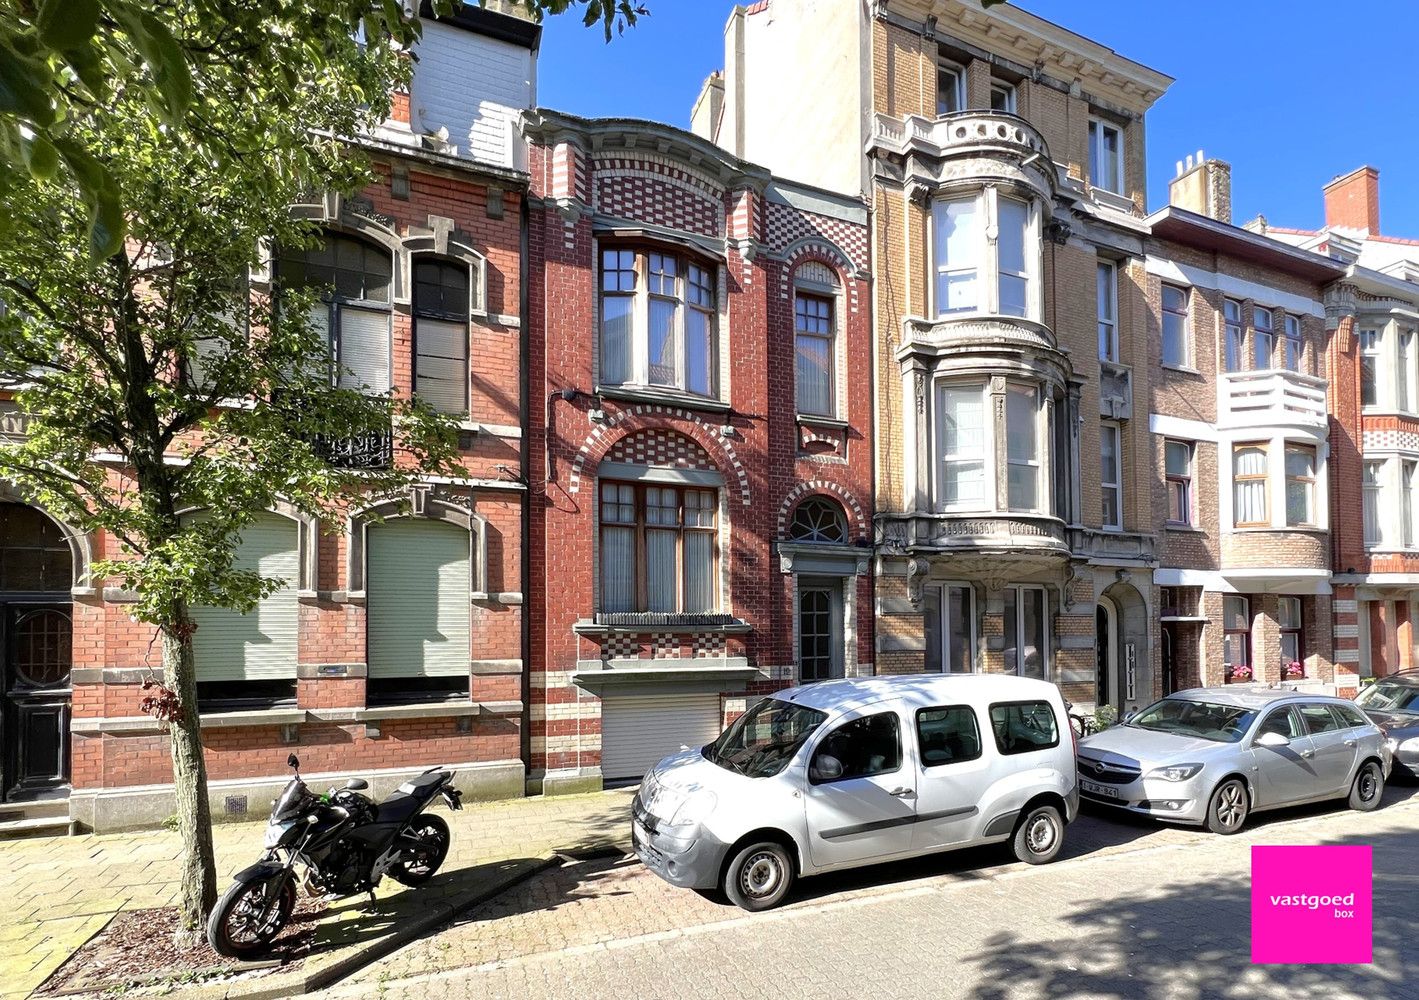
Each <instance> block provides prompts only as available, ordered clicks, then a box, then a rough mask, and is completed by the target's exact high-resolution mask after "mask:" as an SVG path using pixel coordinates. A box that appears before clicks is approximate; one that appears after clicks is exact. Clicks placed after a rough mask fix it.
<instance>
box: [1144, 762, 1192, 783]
mask: <svg viewBox="0 0 1419 1000" xmlns="http://www.w3.org/2000/svg"><path fill="white" fill-rule="evenodd" d="M1201 770H1202V765H1201V764H1169V765H1168V766H1167V767H1155V768H1153V770H1151V771H1149V772H1148V777H1150V778H1159V779H1161V780H1163V781H1186V780H1187V779H1188V778H1191V777H1192V776H1193V775H1195V774H1196V773H1197V772H1198V771H1201Z"/></svg>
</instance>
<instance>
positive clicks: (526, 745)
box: [517, 189, 533, 794]
mask: <svg viewBox="0 0 1419 1000" xmlns="http://www.w3.org/2000/svg"><path fill="white" fill-rule="evenodd" d="M529 194H531V191H530V189H529V190H527V191H523V193H522V198H521V202H522V205H521V209H520V221H521V225H520V226H519V234H518V240H519V246H518V250H519V252H518V258H517V260H518V263H517V289H518V294H517V311H518V317H517V325H518V330H519V332H520V333H521V335H522V343H521V345H520V346H519V348H518V353H519V356H520V363H519V365H518V368H519V371H518V377H517V383H518V400H517V416H518V424H519V425H520V426H521V427H522V485H523V487H524V492H523V495H522V496H523V500H522V503H523V506H522V678H521V683H522V725H521V727H520V728H521V736H522V740H521V742H522V768H523V771H522V783H523V791H524V794H525V793H526V788H527V779H528V775H529V774H530V773H531V771H532V558H531V556H532V503H533V492H532V485H531V480H532V477H531V476H530V475H529V474H528V471H527V461H528V459H529V457H530V455H529V454H528V449H529V447H530V446H531V443H532V426H531V419H530V411H529V409H528V405H527V400H528V398H529V395H528V393H529V392H530V391H531V390H530V384H531V379H532V372H531V364H532V341H531V338H530V337H529V335H528V333H529V331H528V322H527V315H528V302H529V301H530V300H529V297H528V294H527V280H528V275H529V273H530V271H531V269H530V268H529V267H528V264H527V252H528V245H529V243H530V241H529V239H528V234H527V230H528V226H529V225H530V219H531V213H530V211H529V209H528V205H527V198H528V195H529Z"/></svg>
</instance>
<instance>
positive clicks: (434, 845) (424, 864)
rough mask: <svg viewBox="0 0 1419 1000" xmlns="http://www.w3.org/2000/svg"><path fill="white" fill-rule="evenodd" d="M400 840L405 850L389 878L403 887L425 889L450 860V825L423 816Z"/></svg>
mask: <svg viewBox="0 0 1419 1000" xmlns="http://www.w3.org/2000/svg"><path fill="white" fill-rule="evenodd" d="M400 836H401V837H402V838H403V839H404V840H405V842H406V843H405V847H404V850H403V851H402V852H400V855H399V860H398V861H396V862H395V863H394V867H393V868H391V869H390V870H389V874H390V875H391V876H392V877H393V878H394V880H395V881H396V882H399V883H400V884H402V885H422V884H423V883H425V882H427V881H428V880H429V879H431V878H433V877H434V874H435V873H436V872H437V871H438V870H439V868H440V867H441V866H442V865H443V859H444V858H446V857H448V844H449V834H448V824H447V823H445V822H444V821H443V819H442V818H440V817H438V816H420V817H419V818H418V819H416V820H414V821H413V822H412V823H410V824H409V825H408V827H406V828H405V830H404V832H403V833H402V834H400Z"/></svg>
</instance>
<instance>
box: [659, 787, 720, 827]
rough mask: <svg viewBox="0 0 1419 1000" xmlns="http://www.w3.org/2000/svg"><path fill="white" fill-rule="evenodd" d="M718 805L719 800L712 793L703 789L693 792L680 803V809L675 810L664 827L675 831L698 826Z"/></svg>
mask: <svg viewBox="0 0 1419 1000" xmlns="http://www.w3.org/2000/svg"><path fill="white" fill-rule="evenodd" d="M718 804H719V799H718V798H717V797H716V796H715V794H714V792H711V791H707V790H705V789H701V790H700V791H698V792H693V793H691V794H690V796H689V797H688V798H686V799H685V801H684V802H682V803H680V808H678V809H676V810H675V815H673V816H671V817H670V822H669V823H667V824H666V825H667V826H669V827H671V828H675V829H684V828H685V827H691V826H699V825H700V824H701V823H703V822H704V820H705V818H706V817H707V816H709V814H710V813H712V812H713V811H714V807H715V806H716V805H718Z"/></svg>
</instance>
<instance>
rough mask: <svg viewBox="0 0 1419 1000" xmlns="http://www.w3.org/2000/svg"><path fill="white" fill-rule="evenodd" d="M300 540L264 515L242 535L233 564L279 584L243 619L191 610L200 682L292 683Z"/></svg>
mask: <svg viewBox="0 0 1419 1000" xmlns="http://www.w3.org/2000/svg"><path fill="white" fill-rule="evenodd" d="M298 539H299V526H298V525H297V524H296V522H295V521H293V520H291V519H290V518H288V517H282V516H281V515H279V514H263V515H261V516H260V517H258V518H257V519H256V521H254V522H253V523H252V524H251V525H249V526H248V527H247V528H246V530H245V531H243V532H242V534H241V541H240V542H239V543H238V545H237V549H236V557H235V559H234V561H233V565H234V566H235V567H236V568H237V569H244V570H251V571H252V572H255V573H259V574H260V575H261V576H262V577H263V578H266V579H277V580H281V581H282V583H283V585H282V586H281V588H280V589H278V590H277V591H276V592H275V593H273V594H271V595H270V596H268V597H264V598H262V599H261V600H260V601H259V602H257V605H256V607H255V608H254V609H252V610H251V611H249V612H247V613H246V614H239V613H238V612H236V611H233V610H231V609H230V608H209V607H193V608H191V609H190V614H191V616H192V620H193V622H194V623H195V624H196V625H197V631H196V632H194V633H193V635H192V653H193V660H194V663H195V665H196V671H197V679H198V680H199V681H203V682H210V681H241V680H247V681H270V680H294V679H295V676H296V636H297V630H298V623H299V620H300V605H299V603H298V597H297V591H298V588H299V583H300V555H299V544H298Z"/></svg>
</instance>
